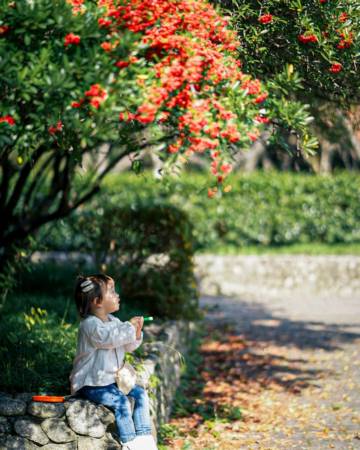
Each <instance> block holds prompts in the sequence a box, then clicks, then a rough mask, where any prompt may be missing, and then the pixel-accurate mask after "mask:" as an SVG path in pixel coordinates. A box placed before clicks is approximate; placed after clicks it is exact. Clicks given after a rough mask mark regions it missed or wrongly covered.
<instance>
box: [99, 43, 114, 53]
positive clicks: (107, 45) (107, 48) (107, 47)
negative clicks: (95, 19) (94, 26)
mask: <svg viewBox="0 0 360 450" xmlns="http://www.w3.org/2000/svg"><path fill="white" fill-rule="evenodd" d="M100 47H101V48H102V49H103V50H104V51H105V52H110V50H111V49H112V45H111V43H110V42H103V43H102V44H101V45H100Z"/></svg>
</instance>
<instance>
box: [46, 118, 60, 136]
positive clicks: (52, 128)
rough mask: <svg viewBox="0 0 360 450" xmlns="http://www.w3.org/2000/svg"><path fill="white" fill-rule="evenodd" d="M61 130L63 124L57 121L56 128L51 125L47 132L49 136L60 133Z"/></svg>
mask: <svg viewBox="0 0 360 450" xmlns="http://www.w3.org/2000/svg"><path fill="white" fill-rule="evenodd" d="M62 129H63V123H62V122H61V120H59V121H58V123H57V124H56V126H54V125H51V127H49V128H48V131H49V133H50V134H56V133H58V132H60V131H62Z"/></svg>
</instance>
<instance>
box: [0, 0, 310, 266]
mask: <svg viewBox="0 0 360 450" xmlns="http://www.w3.org/2000/svg"><path fill="white" fill-rule="evenodd" d="M0 11H1V15H0V17H1V19H0V20H1V22H0V88H1V90H0V92H1V94H0V111H1V116H0V149H1V153H0V167H1V181H0V215H1V217H2V220H1V224H0V242H1V249H0V259H1V261H0V267H1V268H2V270H4V269H6V267H11V265H9V258H14V257H19V255H21V254H22V253H21V251H20V252H19V251H17V250H16V251H15V249H18V248H20V247H21V246H22V245H23V243H24V240H27V239H28V238H29V236H31V235H32V234H33V233H34V232H35V231H36V230H37V229H38V228H39V227H41V226H42V225H43V224H45V223H47V222H49V221H52V220H56V219H59V218H61V217H65V216H66V215H68V214H70V213H71V212H72V211H73V210H75V209H76V208H77V207H78V206H80V205H81V204H83V203H84V202H86V201H87V200H89V199H90V198H91V197H92V196H93V195H94V194H95V193H96V192H97V191H98V190H99V187H100V183H101V181H102V179H103V178H104V176H105V175H106V174H107V173H109V171H110V170H111V169H112V168H113V167H114V166H115V165H116V164H117V163H118V162H119V161H120V160H121V159H122V158H124V157H131V158H132V160H133V167H134V168H138V167H139V164H140V162H139V161H138V159H137V155H138V152H139V150H141V148H142V147H148V146H149V145H153V146H156V147H153V148H156V151H157V152H158V154H159V155H160V156H161V158H162V159H163V160H164V162H165V164H164V169H167V167H168V166H174V165H175V166H182V165H183V164H184V163H186V162H187V161H188V159H189V157H190V156H191V155H193V154H196V155H199V156H201V157H204V158H205V159H206V160H207V161H208V164H209V165H210V168H211V169H210V170H211V172H212V174H213V175H214V183H213V185H212V186H210V187H209V189H208V195H209V197H213V196H215V195H217V193H218V192H219V191H220V190H221V189H222V186H223V185H224V183H225V186H224V189H223V190H224V191H225V192H226V191H227V190H228V189H229V188H230V187H229V186H228V185H227V184H226V177H227V176H228V174H229V173H230V172H231V170H232V164H233V162H234V160H235V159H236V155H237V154H238V153H239V151H241V150H243V149H246V148H248V147H249V146H250V145H251V143H252V142H254V141H256V140H257V139H258V137H259V135H260V134H261V130H262V129H263V128H264V127H265V126H266V125H267V124H270V128H275V127H277V128H279V129H280V130H283V129H285V130H289V131H290V130H292V131H294V132H295V135H296V137H297V139H296V148H297V151H300V149H302V150H303V151H305V152H311V151H312V150H313V149H314V147H315V146H316V140H314V139H313V138H311V137H310V136H309V134H308V131H307V125H308V123H309V122H310V121H311V118H310V117H309V112H308V110H307V106H306V105H304V104H303V103H301V102H299V101H298V100H297V99H296V98H295V97H294V96H292V95H291V92H293V91H294V89H296V87H299V86H300V78H299V76H298V75H297V73H296V72H295V71H294V70H293V65H292V64H287V65H286V66H285V68H284V70H283V71H282V72H279V73H277V76H276V80H275V79H273V80H269V81H268V83H267V87H266V88H265V87H264V85H263V84H261V82H260V81H259V80H258V79H255V78H253V77H251V76H248V75H246V73H244V72H243V68H241V63H240V62H239V61H238V59H237V56H238V52H239V49H241V46H240V44H239V42H238V41H237V39H236V36H235V33H234V32H233V31H231V30H230V29H229V27H228V20H227V19H226V18H223V17H221V16H220V15H219V14H218V13H217V12H216V10H215V9H214V8H212V7H211V6H210V5H209V4H208V3H207V1H205V0H203V1H197V2H193V1H192V0H176V1H169V2H164V1H160V0H158V1H154V0H131V1H130V0H129V1H128V2H116V1H114V2H112V1H109V0H99V1H98V2H93V1H87V2H85V1H82V0H69V1H68V2H65V1H64V0H56V1H50V0H38V1H36V2H29V1H25V0H19V1H17V2H11V3H9V2H8V1H6V0H1V2H0ZM244 56H245V54H244ZM250 56H251V55H249V58H250ZM253 65H256V63H254V64H253ZM253 65H251V64H249V63H247V64H245V63H244V64H243V66H244V67H247V66H248V67H249V68H251V67H253ZM259 73H262V72H261V70H260V72H259ZM104 143H106V145H103V144H104ZM154 151H155V150H154ZM85 160H87V168H86V170H82V167H83V163H84V161H85Z"/></svg>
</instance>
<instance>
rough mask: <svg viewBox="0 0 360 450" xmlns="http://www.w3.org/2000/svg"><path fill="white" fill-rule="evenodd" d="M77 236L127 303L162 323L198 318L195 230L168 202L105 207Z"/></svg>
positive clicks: (82, 222)
mask: <svg viewBox="0 0 360 450" xmlns="http://www.w3.org/2000/svg"><path fill="white" fill-rule="evenodd" d="M74 226H75V228H74V229H73V230H72V233H74V234H75V235H76V234H80V233H81V236H82V237H83V239H84V247H82V249H83V250H87V251H90V253H92V254H93V255H95V260H96V267H97V268H98V269H101V270H102V271H105V272H106V273H109V274H110V275H112V276H113V277H114V279H115V280H118V281H119V285H120V295H121V298H122V299H123V300H124V302H125V303H127V304H131V305H137V306H139V307H141V308H142V309H145V310H146V312H147V314H152V315H155V316H156V317H162V318H172V319H176V318H194V317H195V316H196V315H197V293H196V289H195V279H194V274H193V262H192V256H193V241H192V226H191V224H190V222H189V220H188V218H187V215H186V214H185V213H183V212H182V211H180V210H179V209H178V208H176V207H174V206H172V205H170V204H166V203H164V202H153V201H151V200H150V199H148V200H147V201H146V202H137V203H133V204H131V205H129V204H128V205H126V204H123V205H122V206H116V205H114V204H113V205H111V206H109V205H108V206H106V205H105V204H103V205H102V208H101V207H100V208H96V209H93V210H90V211H89V210H88V211H86V212H84V214H81V215H79V216H78V221H77V222H76V223H75V224H74Z"/></svg>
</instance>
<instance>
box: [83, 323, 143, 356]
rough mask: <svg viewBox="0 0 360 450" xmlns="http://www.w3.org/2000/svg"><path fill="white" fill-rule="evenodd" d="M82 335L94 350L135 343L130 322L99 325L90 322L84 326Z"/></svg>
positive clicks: (133, 330)
mask: <svg viewBox="0 0 360 450" xmlns="http://www.w3.org/2000/svg"><path fill="white" fill-rule="evenodd" d="M83 331H84V333H85V334H86V336H87V337H88V339H89V341H90V342H91V344H92V345H93V346H94V347H96V348H107V349H110V348H115V347H121V346H125V345H127V344H132V343H135V341H136V330H135V327H134V326H133V325H132V324H131V323H130V322H120V320H113V321H110V322H106V323H101V321H99V320H96V321H94V320H92V321H89V322H88V323H86V324H84V329H83Z"/></svg>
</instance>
